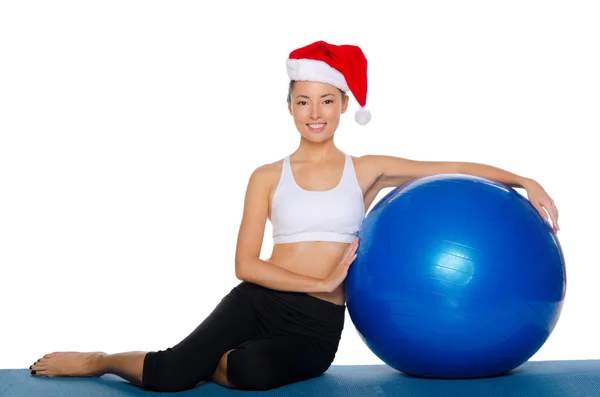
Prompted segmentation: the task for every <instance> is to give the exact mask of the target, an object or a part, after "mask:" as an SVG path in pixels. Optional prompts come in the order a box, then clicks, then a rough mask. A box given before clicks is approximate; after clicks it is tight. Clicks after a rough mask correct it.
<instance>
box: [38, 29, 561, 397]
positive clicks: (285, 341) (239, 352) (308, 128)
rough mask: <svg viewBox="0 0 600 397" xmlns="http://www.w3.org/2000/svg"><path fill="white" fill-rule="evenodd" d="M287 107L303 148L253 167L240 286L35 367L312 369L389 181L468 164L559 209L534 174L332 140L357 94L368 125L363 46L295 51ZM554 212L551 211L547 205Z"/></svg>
mask: <svg viewBox="0 0 600 397" xmlns="http://www.w3.org/2000/svg"><path fill="white" fill-rule="evenodd" d="M287 69H288V74H289V77H290V87H289V94H288V109H289V112H290V114H291V115H292V116H293V119H294V123H295V125H296V128H297V130H298V131H299V133H300V145H299V147H298V148H297V150H295V151H294V152H293V153H292V154H290V155H289V156H286V157H285V158H284V159H283V160H280V161H277V162H275V163H271V164H266V165H263V166H261V167H258V168H257V169H255V170H254V171H253V173H252V175H251V176H250V180H249V182H248V186H247V192H246V196H245V204H244V212H243V217H242V220H241V225H240V230H239V235H238V241H237V251H236V257H235V273H236V276H237V277H238V278H239V279H240V280H241V283H240V284H239V285H237V286H236V287H235V288H233V289H232V290H231V292H230V293H229V294H228V295H227V296H225V297H224V298H223V299H222V301H221V302H220V303H219V304H218V305H217V307H216V308H215V309H214V311H213V312H212V313H211V314H210V315H209V316H208V317H207V318H206V319H204V321H203V322H202V323H201V324H200V325H199V326H198V327H197V328H196V329H195V330H194V331H193V332H192V333H191V334H190V335H189V336H187V337H186V338H185V339H184V340H182V341H181V342H179V343H178V344H176V345H175V346H173V347H171V348H168V349H166V350H160V351H153V352H126V353H117V354H105V353H101V352H93V353H80V352H60V353H50V354H47V355H45V356H44V357H42V358H40V359H39V360H37V361H36V362H35V363H34V364H33V365H32V366H31V367H30V370H31V373H32V374H33V375H35V376H100V375H103V374H106V373H113V374H116V375H119V376H120V377H122V378H124V379H126V380H128V381H130V382H131V383H133V384H135V385H138V386H140V387H143V388H146V389H149V390H155V391H180V390H186V389H190V388H193V387H194V386H196V385H197V384H198V383H199V382H201V381H210V380H212V381H214V382H216V383H218V384H220V385H223V386H226V387H231V388H239V389H249V390H265V389H271V388H275V387H280V386H283V385H286V384H289V383H293V382H298V381H302V380H307V379H310V378H314V377H316V376H319V375H321V374H323V373H324V372H325V371H326V370H327V369H328V368H329V366H330V365H331V363H332V362H333V359H334V357H335V354H336V352H337V348H338V343H339V340H340V337H341V333H342V329H343V326H344V315H345V308H346V307H345V295H344V279H345V278H346V275H347V272H348V268H349V266H350V264H351V263H352V262H353V260H354V258H355V256H356V250H357V247H358V241H357V239H356V234H357V232H358V230H359V227H360V225H361V222H362V220H363V218H364V216H365V213H366V209H367V208H369V206H370V205H371V204H372V202H373V200H374V199H375V197H376V196H377V194H378V193H379V192H380V191H381V189H383V188H387V187H393V186H398V185H401V184H403V183H405V182H407V181H410V180H412V179H414V178H419V177H423V176H426V175H430V174H441V173H463V174H471V175H477V176H480V177H484V178H488V179H492V180H495V181H498V182H502V183H504V184H507V185H509V186H513V187H521V188H525V189H526V190H527V193H528V197H529V200H530V201H531V202H532V204H533V205H534V206H535V207H536V208H537V209H538V211H539V212H540V214H541V215H542V216H543V217H544V218H545V219H546V220H548V219H549V218H551V220H552V226H553V229H554V232H557V231H558V229H559V227H558V223H557V220H558V210H557V209H556V206H555V205H554V201H553V200H552V199H551V198H550V197H549V196H548V194H547V193H546V192H545V190H544V189H543V188H542V187H541V186H540V185H539V184H538V183H537V182H535V181H534V180H533V179H529V178H524V177H521V176H518V175H515V174H512V173H510V172H507V171H504V170H501V169H498V168H495V167H492V166H488V165H484V164H477V163H464V162H429V161H413V160H407V159H403V158H398V157H391V156H380V155H368V156H362V157H352V156H349V155H348V154H346V153H344V152H342V151H341V150H340V149H339V148H337V147H336V145H335V143H334V134H335V131H336V129H337V127H338V124H339V121H340V117H341V115H342V114H343V113H345V112H346V109H347V107H348V103H349V98H348V96H347V95H346V92H347V91H351V92H352V94H353V95H354V97H355V98H356V99H357V101H358V102H359V104H360V106H361V109H360V110H359V112H358V113H357V115H356V120H357V122H359V123H361V124H365V123H366V122H368V120H369V118H370V114H369V113H368V112H367V111H366V110H365V109H364V105H365V102H366V91H367V62H366V59H365V57H364V54H363V53H362V51H361V49H360V48H359V47H356V46H349V45H344V46H336V45H331V44H328V43H325V42H322V41H319V42H316V43H313V44H310V45H308V46H306V47H303V48H300V49H298V50H295V51H292V53H291V54H290V56H289V59H288V61H287ZM545 210H547V212H548V214H549V216H548V214H546V212H545ZM267 220H270V221H271V223H272V225H273V238H274V247H273V251H272V254H271V256H270V258H268V259H266V260H262V259H260V258H259V255H260V249H261V246H262V242H263V236H264V229H265V224H266V221H267Z"/></svg>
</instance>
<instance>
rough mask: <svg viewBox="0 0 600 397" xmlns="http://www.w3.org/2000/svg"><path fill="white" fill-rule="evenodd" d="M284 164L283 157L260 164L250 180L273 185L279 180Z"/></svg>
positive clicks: (269, 185)
mask: <svg viewBox="0 0 600 397" xmlns="http://www.w3.org/2000/svg"><path fill="white" fill-rule="evenodd" d="M282 165H283V159H281V160H277V161H274V162H272V163H266V164H263V165H260V166H258V167H256V168H255V169H254V171H253V172H252V175H251V177H250V180H251V181H252V180H254V181H256V182H258V183H260V184H262V185H266V186H268V187H271V186H273V185H274V184H276V183H277V182H278V181H279V177H280V176H281V168H282Z"/></svg>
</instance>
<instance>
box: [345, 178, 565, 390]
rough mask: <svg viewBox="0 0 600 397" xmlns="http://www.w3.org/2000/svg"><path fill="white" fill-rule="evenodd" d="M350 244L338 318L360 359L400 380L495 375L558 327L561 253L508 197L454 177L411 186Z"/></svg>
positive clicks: (378, 208) (503, 189)
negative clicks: (345, 319) (371, 357)
mask: <svg viewBox="0 0 600 397" xmlns="http://www.w3.org/2000/svg"><path fill="white" fill-rule="evenodd" d="M358 237H359V238H360V243H359V248H358V250H357V254H358V255H357V258H356V260H355V261H354V263H353V264H352V265H351V266H350V270H349V272H348V277H347V279H346V293H347V307H348V312H349V314H350V317H351V319H352V322H353V323H354V325H355V327H356V329H357V331H358V333H359V335H360V336H361V338H362V340H363V341H364V342H365V343H366V345H367V346H368V347H369V349H370V350H371V351H372V352H373V353H374V354H375V355H376V356H377V357H379V358H380V359H381V360H382V361H383V362H384V363H386V364H387V365H389V366H390V367H392V368H395V369H397V370H398V371H401V372H403V373H405V374H408V375H413V376H419V377H436V378H477V377H487V376H494V375H500V374H503V373H505V372H508V371H510V370H512V369H514V368H516V367H518V366H520V365H521V364H522V363H524V362H525V361H527V360H529V358H531V356H533V355H534V354H535V353H536V352H537V351H538V350H539V349H540V347H541V346H542V345H543V344H544V343H545V342H546V340H547V339H548V337H549V336H550V334H551V332H552V331H553V329H554V327H555V325H556V323H557V321H558V318H559V316H560V312H561V308H562V304H563V300H564V296H565V290H566V275H565V262H564V258H563V253H562V249H561V247H560V244H559V242H558V240H557V237H556V235H554V233H553V232H552V229H551V227H550V225H549V224H548V223H547V222H546V221H544V219H543V218H542V217H541V216H540V214H539V213H538V212H537V210H536V209H535V208H534V207H533V206H532V204H531V203H530V202H529V200H528V199H527V198H526V197H524V196H522V195H521V194H520V193H518V192H517V191H515V190H514V189H512V188H511V187H508V186H505V185H503V184H499V183H495V182H493V181H490V180H487V179H483V178H478V177H473V176H468V175H462V174H443V175H433V176H428V177H424V178H419V179H416V180H413V181H411V182H409V183H407V184H405V185H402V186H400V187H397V188H396V189H394V190H392V191H391V192H390V193H389V194H387V195H386V196H385V197H383V198H382V199H381V200H380V201H379V202H378V203H377V204H376V205H375V206H374V207H373V209H372V210H371V211H370V212H369V214H368V215H367V217H366V218H365V219H364V222H363V224H362V226H361V229H360V231H359V233H358Z"/></svg>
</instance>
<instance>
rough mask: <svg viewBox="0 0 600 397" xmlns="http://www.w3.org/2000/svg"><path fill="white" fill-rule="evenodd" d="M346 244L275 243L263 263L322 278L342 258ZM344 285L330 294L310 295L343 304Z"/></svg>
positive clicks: (312, 242) (316, 293)
mask: <svg viewBox="0 0 600 397" xmlns="http://www.w3.org/2000/svg"><path fill="white" fill-rule="evenodd" d="M348 245H349V244H347V243H337V242H329V241H309V242H298V243H288V244H275V245H274V246H273V251H272V253H271V257H270V258H269V259H267V262H269V263H272V264H274V265H277V266H280V267H282V268H284V269H286V270H289V271H291V272H294V273H298V274H302V275H304V276H309V277H314V278H320V279H324V278H326V277H327V276H328V275H329V274H330V273H331V271H332V270H333V269H334V268H335V266H336V265H337V264H338V263H339V261H340V260H341V259H342V255H343V254H344V252H345V251H346V248H347V247H348ZM344 290H345V288H344V283H342V284H341V285H340V286H339V287H338V288H337V289H336V290H335V291H333V292H311V293H309V295H312V296H314V297H316V298H319V299H323V300H326V301H329V302H331V303H334V304H337V305H343V304H344V303H345V302H346V296H345V291H344Z"/></svg>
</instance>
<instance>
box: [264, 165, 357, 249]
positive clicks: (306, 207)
mask: <svg viewBox="0 0 600 397" xmlns="http://www.w3.org/2000/svg"><path fill="white" fill-rule="evenodd" d="M365 212H366V211H365V205H364V199H363V194H362V189H361V188H360V185H359V184H358V179H357V178H356V173H355V170H354V164H353V162H352V158H351V157H350V156H349V155H348V154H346V162H345V164H344V172H343V174H342V178H341V179H340V181H339V184H338V185H337V186H336V187H334V188H333V189H330V190H325V191H313V190H304V189H302V188H301V187H300V186H298V184H297V183H296V181H295V179H294V175H293V174H292V167H291V165H290V156H287V157H285V159H284V160H283V167H282V170H281V177H280V179H279V184H278V185H277V189H276V191H275V194H274V196H273V200H272V207H271V224H272V226H273V241H274V243H275V244H284V243H294V242H299V241H335V242H342V243H351V242H352V241H353V240H354V239H355V238H356V235H357V232H358V229H359V228H360V226H361V224H362V221H363V219H364V217H365Z"/></svg>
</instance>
